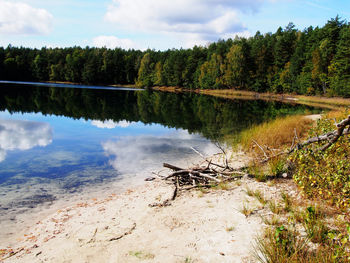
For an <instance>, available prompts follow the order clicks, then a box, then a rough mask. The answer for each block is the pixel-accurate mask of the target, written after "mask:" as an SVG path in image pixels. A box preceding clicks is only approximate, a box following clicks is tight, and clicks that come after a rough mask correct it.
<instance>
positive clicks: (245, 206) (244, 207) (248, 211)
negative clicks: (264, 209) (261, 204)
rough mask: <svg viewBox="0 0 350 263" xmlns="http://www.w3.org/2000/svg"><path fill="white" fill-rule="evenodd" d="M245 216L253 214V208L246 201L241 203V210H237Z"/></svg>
mask: <svg viewBox="0 0 350 263" xmlns="http://www.w3.org/2000/svg"><path fill="white" fill-rule="evenodd" d="M239 211H240V212H241V213H242V214H243V215H245V217H248V216H250V215H251V214H253V212H254V209H252V208H250V207H249V206H248V204H247V203H246V202H244V203H243V205H242V208H241V210H239Z"/></svg>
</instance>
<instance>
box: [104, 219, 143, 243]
mask: <svg viewBox="0 0 350 263" xmlns="http://www.w3.org/2000/svg"><path fill="white" fill-rule="evenodd" d="M135 228H136V223H134V224H133V226H132V227H131V228H130V229H129V230H128V231H126V232H125V233H123V234H121V235H120V236H117V237H113V238H111V239H108V241H116V240H119V239H121V238H123V237H125V236H127V235H130V234H131V233H132V231H134V230H135Z"/></svg>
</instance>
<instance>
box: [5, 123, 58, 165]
mask: <svg viewBox="0 0 350 263" xmlns="http://www.w3.org/2000/svg"><path fill="white" fill-rule="evenodd" d="M51 142H52V129H51V126H50V125H49V124H48V123H42V122H33V121H20V120H1V119H0V162H1V161H3V160H4V159H5V157H6V152H7V151H12V150H28V149H31V148H33V147H35V146H42V147H43V146H46V145H48V144H50V143H51Z"/></svg>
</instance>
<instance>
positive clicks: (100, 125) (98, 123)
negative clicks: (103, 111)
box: [91, 120, 131, 129]
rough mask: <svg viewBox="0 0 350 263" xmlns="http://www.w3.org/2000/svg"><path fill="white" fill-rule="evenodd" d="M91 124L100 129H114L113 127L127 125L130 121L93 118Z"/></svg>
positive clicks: (124, 126)
mask: <svg viewBox="0 0 350 263" xmlns="http://www.w3.org/2000/svg"><path fill="white" fill-rule="evenodd" d="M91 124H92V125H93V126H96V127H97V128H101V129H104V128H106V129H114V128H115V127H121V128H126V127H129V126H130V124H131V123H130V122H128V121H126V120H123V121H119V122H114V121H113V120H106V121H98V120H93V121H91Z"/></svg>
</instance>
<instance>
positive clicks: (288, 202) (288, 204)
mask: <svg viewBox="0 0 350 263" xmlns="http://www.w3.org/2000/svg"><path fill="white" fill-rule="evenodd" d="M281 197H282V200H283V204H284V208H283V209H284V211H285V212H291V211H292V199H291V197H290V196H289V195H288V194H287V193H285V192H282V193H281Z"/></svg>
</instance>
